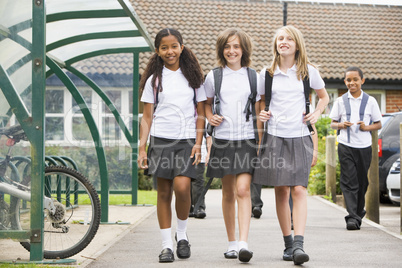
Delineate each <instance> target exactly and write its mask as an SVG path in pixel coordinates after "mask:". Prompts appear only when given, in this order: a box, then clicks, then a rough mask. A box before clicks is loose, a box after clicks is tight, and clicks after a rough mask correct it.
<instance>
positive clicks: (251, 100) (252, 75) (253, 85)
mask: <svg viewBox="0 0 402 268" xmlns="http://www.w3.org/2000/svg"><path fill="white" fill-rule="evenodd" d="M247 74H248V81H249V83H250V91H251V93H250V95H249V96H248V100H247V104H246V107H245V108H244V112H245V113H246V121H249V119H250V115H252V117H253V128H254V137H255V141H256V143H257V144H258V143H259V137H258V128H257V115H256V111H255V101H256V98H257V72H256V71H255V70H254V69H252V68H247ZM250 106H251V107H250ZM250 108H251V109H250ZM250 110H251V111H250Z"/></svg>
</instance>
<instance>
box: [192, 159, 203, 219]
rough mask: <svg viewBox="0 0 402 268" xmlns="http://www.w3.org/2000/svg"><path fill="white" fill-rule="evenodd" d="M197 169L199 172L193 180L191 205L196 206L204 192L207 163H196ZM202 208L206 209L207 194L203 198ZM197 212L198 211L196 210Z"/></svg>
mask: <svg viewBox="0 0 402 268" xmlns="http://www.w3.org/2000/svg"><path fill="white" fill-rule="evenodd" d="M195 170H196V172H197V177H196V178H195V179H194V180H191V206H195V204H196V203H197V201H198V199H199V198H200V195H201V193H202V189H203V188H204V180H205V177H204V171H205V163H199V164H198V165H196V167H195ZM200 208H202V209H204V210H205V208H206V207H205V196H203V198H202V202H201V205H200ZM194 212H196V211H194Z"/></svg>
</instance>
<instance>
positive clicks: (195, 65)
mask: <svg viewBox="0 0 402 268" xmlns="http://www.w3.org/2000/svg"><path fill="white" fill-rule="evenodd" d="M169 35H173V36H174V37H176V39H177V41H178V42H179V44H180V45H183V38H182V36H181V34H180V32H179V31H177V30H175V29H172V28H165V29H163V30H161V31H159V32H158V34H157V35H156V37H155V48H156V49H159V46H160V44H161V41H162V38H164V37H166V36H169ZM163 66H164V62H163V60H162V59H161V57H159V56H158V54H157V53H155V54H154V55H152V57H151V58H150V59H149V62H148V65H147V67H146V68H145V71H144V73H143V74H142V76H141V81H140V92H142V91H143V90H144V87H145V83H146V81H147V80H148V78H149V77H150V76H151V75H153V77H152V81H151V85H152V87H155V81H156V78H158V81H159V85H160V91H162V70H163ZM179 66H180V69H181V71H182V72H183V75H184V77H185V78H186V79H187V81H188V84H189V86H190V87H192V88H194V89H196V88H199V87H200V86H201V85H202V83H203V82H204V73H203V71H202V68H201V66H200V64H199V62H198V59H197V57H196V56H195V54H194V53H193V52H192V51H191V49H189V48H187V47H186V46H184V48H183V51H182V53H181V55H180V59H179Z"/></svg>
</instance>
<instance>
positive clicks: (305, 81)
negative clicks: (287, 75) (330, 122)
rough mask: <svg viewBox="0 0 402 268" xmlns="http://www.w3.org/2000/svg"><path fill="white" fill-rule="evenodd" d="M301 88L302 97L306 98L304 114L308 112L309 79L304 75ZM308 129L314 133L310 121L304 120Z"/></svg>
mask: <svg viewBox="0 0 402 268" xmlns="http://www.w3.org/2000/svg"><path fill="white" fill-rule="evenodd" d="M303 88H304V98H305V99H306V114H309V113H310V79H309V78H308V77H307V76H306V77H305V78H304V79H303ZM306 124H307V127H308V130H309V131H310V133H312V134H313V133H314V129H313V127H312V126H311V124H310V121H307V122H306Z"/></svg>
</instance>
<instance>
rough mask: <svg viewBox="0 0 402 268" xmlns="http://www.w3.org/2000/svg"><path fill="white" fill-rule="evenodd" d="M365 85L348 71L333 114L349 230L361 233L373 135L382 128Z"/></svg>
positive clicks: (356, 72)
mask: <svg viewBox="0 0 402 268" xmlns="http://www.w3.org/2000/svg"><path fill="white" fill-rule="evenodd" d="M364 81H365V79H364V78H363V72H362V70H360V68H358V67H349V68H347V69H346V71H345V78H344V82H345V85H346V87H347V88H348V92H346V93H345V94H347V95H346V96H341V97H339V98H337V99H336V101H335V103H334V106H333V108H332V110H331V113H330V118H331V119H332V122H331V128H332V129H337V130H340V134H339V136H338V142H339V145H338V156H339V162H340V165H341V177H340V184H341V190H342V192H343V196H344V198H345V204H346V209H347V211H348V213H349V214H348V215H347V216H346V217H345V221H346V229H348V230H359V229H360V225H361V223H362V218H363V217H364V215H365V214H366V211H365V210H364V206H365V194H366V191H367V187H368V178H367V172H368V169H369V167H370V163H371V155H372V150H371V131H374V130H378V129H380V128H381V117H382V116H381V112H380V108H379V106H378V104H377V101H376V100H375V99H374V98H373V97H371V96H368V95H367V94H366V93H364V92H363V90H362V89H361V87H362V85H363V84H364ZM348 114H349V115H348ZM349 117H350V118H349ZM371 122H373V123H372V124H370V123H371Z"/></svg>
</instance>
